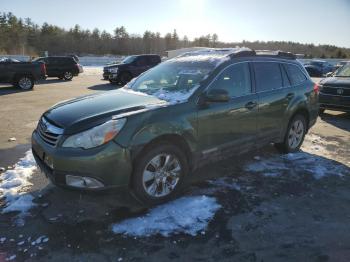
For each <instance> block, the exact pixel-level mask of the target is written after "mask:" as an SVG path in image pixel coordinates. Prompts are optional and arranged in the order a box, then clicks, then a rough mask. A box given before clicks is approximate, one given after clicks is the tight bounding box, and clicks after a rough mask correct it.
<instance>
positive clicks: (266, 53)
mask: <svg viewBox="0 0 350 262" xmlns="http://www.w3.org/2000/svg"><path fill="white" fill-rule="evenodd" d="M255 52H256V55H261V56H278V57H281V58H286V59H296V58H297V56H296V55H295V54H293V53H291V52H284V51H280V50H278V51H271V50H256V51H255Z"/></svg>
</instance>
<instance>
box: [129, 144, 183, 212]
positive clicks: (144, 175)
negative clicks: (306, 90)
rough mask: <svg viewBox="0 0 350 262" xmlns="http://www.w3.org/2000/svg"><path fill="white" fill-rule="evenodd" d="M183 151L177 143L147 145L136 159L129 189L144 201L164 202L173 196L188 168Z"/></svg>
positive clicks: (148, 204) (148, 203) (180, 186)
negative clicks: (149, 146) (147, 147)
mask: <svg viewBox="0 0 350 262" xmlns="http://www.w3.org/2000/svg"><path fill="white" fill-rule="evenodd" d="M185 155H186V154H184V152H182V150H180V149H179V148H178V147H177V146H175V145H172V144H168V143H164V144H163V143H162V144H157V145H155V146H152V147H151V148H149V149H146V150H145V152H143V153H142V156H141V157H140V158H138V159H137V160H136V161H135V164H134V165H135V166H134V172H133V175H132V192H133V194H134V196H135V197H136V198H137V199H138V200H139V201H140V202H141V203H142V204H144V205H146V206H152V205H157V204H160V203H164V202H166V201H169V200H171V199H173V198H174V197H176V196H177V195H178V194H179V193H180V192H181V189H182V187H183V183H184V176H185V175H186V174H187V173H188V172H189V165H188V160H187V158H186V157H185Z"/></svg>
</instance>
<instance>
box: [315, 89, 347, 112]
mask: <svg viewBox="0 0 350 262" xmlns="http://www.w3.org/2000/svg"><path fill="white" fill-rule="evenodd" d="M319 103H320V108H322V109H329V110H337V111H344V112H350V96H340V95H329V94H325V93H320V97H319Z"/></svg>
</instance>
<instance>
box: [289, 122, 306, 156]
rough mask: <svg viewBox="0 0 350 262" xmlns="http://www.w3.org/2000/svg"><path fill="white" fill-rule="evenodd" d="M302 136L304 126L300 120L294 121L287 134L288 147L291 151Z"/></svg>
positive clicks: (297, 144)
mask: <svg viewBox="0 0 350 262" xmlns="http://www.w3.org/2000/svg"><path fill="white" fill-rule="evenodd" d="M303 136H304V124H303V122H302V121H301V120H296V121H294V123H293V124H292V126H291V128H290V130H289V134H288V145H289V147H290V148H291V149H295V148H297V147H298V146H299V145H300V143H301V141H302V139H303Z"/></svg>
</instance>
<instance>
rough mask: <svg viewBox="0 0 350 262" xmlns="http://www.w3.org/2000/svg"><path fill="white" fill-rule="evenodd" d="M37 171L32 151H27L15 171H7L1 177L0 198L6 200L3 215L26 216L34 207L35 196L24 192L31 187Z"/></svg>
mask: <svg viewBox="0 0 350 262" xmlns="http://www.w3.org/2000/svg"><path fill="white" fill-rule="evenodd" d="M35 170H36V163H35V160H34V157H33V154H32V152H31V151H27V152H26V154H25V157H23V158H21V159H20V160H19V161H18V162H17V163H16V164H15V166H14V169H11V170H7V171H6V172H5V173H3V174H2V175H1V176H0V197H1V198H5V200H6V204H5V208H3V210H2V211H1V212H2V213H8V212H12V211H18V212H20V214H21V215H24V214H25V213H27V212H28V210H29V209H30V208H31V207H32V206H33V205H34V204H33V198H34V197H33V196H32V195H31V194H29V193H25V192H24V190H25V189H26V188H27V187H29V186H31V185H32V184H31V183H30V182H29V179H30V178H31V176H32V175H33V173H34V171H35Z"/></svg>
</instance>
